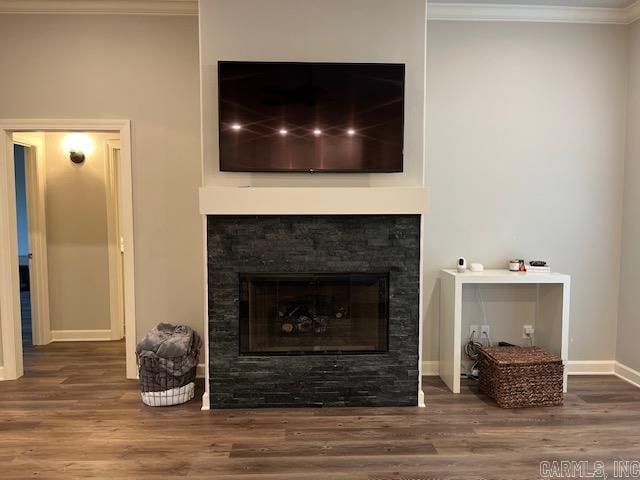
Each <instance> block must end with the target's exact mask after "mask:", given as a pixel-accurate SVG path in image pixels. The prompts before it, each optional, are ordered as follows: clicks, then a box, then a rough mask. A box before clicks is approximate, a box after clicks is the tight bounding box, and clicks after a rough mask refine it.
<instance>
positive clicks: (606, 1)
mask: <svg viewBox="0 0 640 480" xmlns="http://www.w3.org/2000/svg"><path fill="white" fill-rule="evenodd" d="M429 2H430V3H446V4H462V3H465V4H474V5H486V4H494V5H541V6H557V7H599V8H626V7H629V6H631V5H633V4H634V3H635V2H636V0H429Z"/></svg>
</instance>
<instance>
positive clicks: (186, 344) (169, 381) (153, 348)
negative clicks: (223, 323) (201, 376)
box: [136, 323, 202, 391]
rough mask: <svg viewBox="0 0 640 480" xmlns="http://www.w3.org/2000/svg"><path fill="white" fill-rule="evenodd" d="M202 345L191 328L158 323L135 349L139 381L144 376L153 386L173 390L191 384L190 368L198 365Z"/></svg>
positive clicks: (192, 374)
mask: <svg viewBox="0 0 640 480" xmlns="http://www.w3.org/2000/svg"><path fill="white" fill-rule="evenodd" d="M201 346H202V340H201V339H200V335H198V334H197V333H196V332H194V331H193V330H192V329H191V328H189V327H186V326H184V325H177V326H176V325H172V324H170V323H160V324H158V325H157V326H156V327H155V328H153V329H152V330H150V331H149V332H148V333H147V334H146V335H145V336H144V338H143V339H142V340H140V342H139V343H138V345H137V348H136V355H137V356H138V362H139V364H140V369H141V372H140V374H141V375H140V376H141V378H142V376H143V374H144V376H145V377H146V378H147V379H151V381H152V383H153V384H158V385H161V386H162V387H163V388H164V387H167V388H174V387H176V386H182V385H184V384H186V383H188V382H189V381H193V377H194V376H195V371H193V369H194V368H195V367H197V365H198V354H199V352H200V347H201ZM143 369H144V370H145V371H144V372H143V371H142V370H143ZM167 376H169V377H173V378H167ZM156 377H157V378H156ZM145 391H154V390H153V389H150V390H145Z"/></svg>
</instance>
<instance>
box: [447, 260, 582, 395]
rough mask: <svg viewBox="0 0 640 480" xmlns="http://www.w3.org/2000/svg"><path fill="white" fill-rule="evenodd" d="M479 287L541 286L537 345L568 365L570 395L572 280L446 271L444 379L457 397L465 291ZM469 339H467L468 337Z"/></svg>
mask: <svg viewBox="0 0 640 480" xmlns="http://www.w3.org/2000/svg"><path fill="white" fill-rule="evenodd" d="M478 284H487V285H489V284H514V285H522V284H537V285H539V288H540V293H541V294H540V296H539V299H538V308H537V309H536V310H537V315H536V319H535V330H536V333H535V340H536V345H538V346H540V347H542V348H544V349H546V350H548V351H550V352H553V353H555V354H557V355H559V356H560V358H562V360H563V361H564V363H565V374H564V391H565V392H566V391H567V370H566V362H567V353H568V348H569V298H570V287H571V277H570V276H569V275H565V274H562V273H524V272H510V271H509V270H485V271H484V272H471V271H466V272H464V273H459V272H458V271H457V270H455V269H444V270H442V271H441V274H440V378H442V380H443V381H444V383H445V384H446V385H447V386H448V387H449V388H450V389H451V391H452V392H453V393H460V374H461V363H462V339H463V332H462V289H463V287H464V286H465V285H478ZM464 338H465V339H466V338H467V337H466V336H464Z"/></svg>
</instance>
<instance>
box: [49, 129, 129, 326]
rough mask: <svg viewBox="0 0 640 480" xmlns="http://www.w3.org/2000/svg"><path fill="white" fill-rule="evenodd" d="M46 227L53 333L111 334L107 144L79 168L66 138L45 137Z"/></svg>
mask: <svg viewBox="0 0 640 480" xmlns="http://www.w3.org/2000/svg"><path fill="white" fill-rule="evenodd" d="M44 136H45V138H44V141H45V148H44V150H45V152H44V153H45V176H46V181H47V187H46V194H45V201H46V213H45V218H46V223H47V260H48V271H49V315H50V319H51V330H109V329H110V328H111V325H110V315H109V313H110V312H109V264H108V258H109V257H108V251H107V244H108V237H107V194H106V173H107V172H106V141H107V140H108V139H114V138H117V134H106V133H95V134H91V135H89V138H90V139H91V141H92V143H93V146H94V148H93V152H92V153H91V154H88V155H87V156H86V159H85V161H84V163H82V164H80V165H76V164H74V163H72V162H71V160H69V153H68V152H65V151H64V150H63V148H62V141H63V139H64V137H65V134H64V133H52V132H49V133H45V135H44Z"/></svg>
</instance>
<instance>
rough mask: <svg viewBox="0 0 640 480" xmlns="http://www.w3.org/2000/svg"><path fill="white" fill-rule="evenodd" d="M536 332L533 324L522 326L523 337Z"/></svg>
mask: <svg viewBox="0 0 640 480" xmlns="http://www.w3.org/2000/svg"><path fill="white" fill-rule="evenodd" d="M534 333H536V330H535V328H533V325H523V326H522V338H529V337H532V336H533V334H534Z"/></svg>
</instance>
